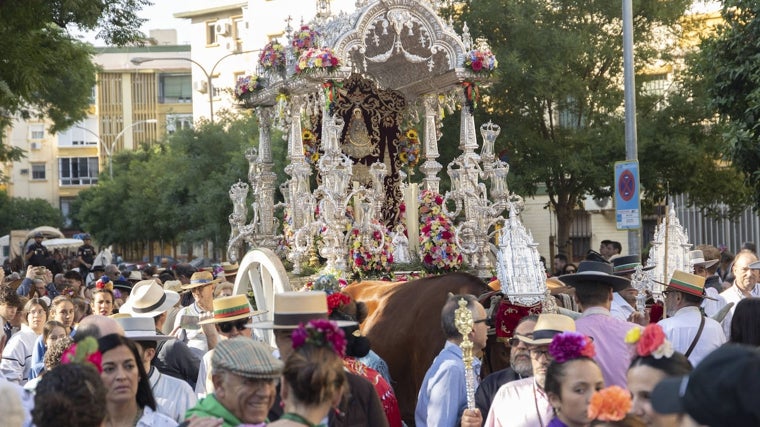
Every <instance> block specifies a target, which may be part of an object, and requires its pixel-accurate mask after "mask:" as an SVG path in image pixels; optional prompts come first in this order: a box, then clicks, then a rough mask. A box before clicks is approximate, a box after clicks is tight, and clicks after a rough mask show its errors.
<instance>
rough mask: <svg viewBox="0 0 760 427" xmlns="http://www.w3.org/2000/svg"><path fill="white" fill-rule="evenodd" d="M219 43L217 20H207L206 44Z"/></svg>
mask: <svg viewBox="0 0 760 427" xmlns="http://www.w3.org/2000/svg"><path fill="white" fill-rule="evenodd" d="M217 43H218V41H217V39H216V21H209V22H206V44H207V45H214V44H217Z"/></svg>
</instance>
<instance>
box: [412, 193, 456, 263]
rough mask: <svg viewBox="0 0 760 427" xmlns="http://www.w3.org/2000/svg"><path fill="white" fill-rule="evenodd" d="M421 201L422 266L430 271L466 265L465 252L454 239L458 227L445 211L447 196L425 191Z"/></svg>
mask: <svg viewBox="0 0 760 427" xmlns="http://www.w3.org/2000/svg"><path fill="white" fill-rule="evenodd" d="M419 200H420V207H419V212H420V251H419V256H420V260H422V266H423V267H424V268H425V269H426V270H427V271H428V272H430V273H447V272H451V271H456V270H458V269H459V268H460V267H461V266H462V253H461V252H460V250H459V247H458V246H457V245H456V242H455V241H454V226H453V224H452V223H451V220H449V219H448V218H447V217H446V215H444V214H443V210H442V208H441V206H442V205H443V197H442V196H441V195H440V194H438V193H435V192H432V191H429V190H425V191H423V192H422V193H420V199H419Z"/></svg>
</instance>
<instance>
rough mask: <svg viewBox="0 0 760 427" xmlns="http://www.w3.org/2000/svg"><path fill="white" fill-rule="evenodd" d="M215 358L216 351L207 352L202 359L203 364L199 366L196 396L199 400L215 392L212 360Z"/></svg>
mask: <svg viewBox="0 0 760 427" xmlns="http://www.w3.org/2000/svg"><path fill="white" fill-rule="evenodd" d="M212 357H214V349H213V348H212V349H211V350H209V351H207V352H206V354H204V355H203V357H201V364H200V365H198V380H197V381H195V394H196V395H197V396H198V399H202V398H204V397H206V395H208V394H211V393H213V392H214V383H213V382H212V381H211V369H209V368H210V367H211V358H212Z"/></svg>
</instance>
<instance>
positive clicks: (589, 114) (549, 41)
mask: <svg viewBox="0 0 760 427" xmlns="http://www.w3.org/2000/svg"><path fill="white" fill-rule="evenodd" d="M634 3H635V5H634V11H633V16H635V17H636V18H635V19H634V23H633V24H634V40H635V60H636V68H637V70H639V71H642V70H644V68H645V67H646V66H647V65H649V64H653V63H654V61H655V60H665V61H668V60H670V59H671V58H669V56H668V53H669V51H670V50H671V49H672V45H673V44H674V42H675V41H677V38H678V34H677V33H676V32H675V30H676V28H677V27H676V25H675V24H676V23H677V22H678V20H679V18H680V17H681V16H682V15H683V13H684V11H685V9H686V7H687V6H688V5H689V4H690V3H691V1H689V0H675V1H669V2H660V1H639V2H634ZM621 15H622V7H621V3H620V2H611V1H577V0H554V1H545V0H519V1H512V0H510V1H507V0H493V1H489V2H482V1H481V2H472V3H469V4H468V6H466V7H465V8H464V9H463V10H462V13H461V16H459V17H458V18H459V19H460V20H461V21H465V22H467V24H468V25H469V27H470V32H471V33H472V34H473V35H476V36H477V35H480V34H483V35H487V36H488V40H489V42H490V44H491V46H492V49H493V50H494V52H495V54H496V55H497V58H498V60H499V68H498V71H497V75H496V78H495V83H494V84H493V85H492V87H491V88H490V89H489V90H488V91H487V95H488V96H487V97H485V98H484V102H483V105H484V107H483V108H482V109H481V110H480V111H479V112H478V114H477V118H478V120H479V121H483V120H484V119H486V120H487V119H492V120H493V121H494V122H496V123H498V124H500V125H501V126H502V133H501V137H500V138H499V140H497V145H498V146H497V151H504V152H506V154H507V156H508V160H509V162H510V164H511V166H512V168H511V170H512V172H511V173H510V185H511V187H512V189H514V190H515V191H517V192H518V193H521V194H524V195H528V196H531V195H535V194H536V193H537V192H538V191H539V190H543V189H545V191H546V193H547V194H548V197H549V205H550V207H551V209H552V210H554V211H555V212H556V215H557V245H558V249H559V252H560V253H567V252H568V249H569V232H570V226H571V224H572V221H573V219H574V211H575V209H576V208H577V207H578V206H579V205H580V202H581V201H582V199H583V197H584V196H585V195H587V194H592V195H596V196H606V195H610V193H611V192H610V191H609V190H605V188H606V187H611V186H612V183H613V180H614V173H613V163H614V161H617V160H624V159H625V144H624V121H623V88H622V81H623V69H622V67H623V64H622V61H623V59H622V58H623V52H622V19H621ZM663 35H666V36H667V37H663ZM668 39H670V40H671V42H670V44H666V43H663V41H665V40H668ZM651 123H652V124H657V125H659V126H666V127H668V128H672V126H677V124H674V123H667V122H666V121H665V120H659V121H657V120H654V117H653V118H652V120H651ZM647 125H648V124H647ZM674 132H675V131H674ZM667 142H668V143H670V141H667ZM676 142H680V143H683V144H687V145H688V144H689V143H690V140H689V139H688V138H684V139H680V140H679V141H676ZM662 143H663V141H662V140H654V141H652V145H654V146H660V145H662ZM683 144H682V145H683ZM640 146H641V147H644V146H647V144H640ZM640 152H641V148H640ZM643 169H644V167H642V170H643ZM648 171H650V172H652V173H654V174H657V173H659V170H655V169H648ZM654 176H655V177H657V175H654ZM679 178H681V177H680V176H674V177H673V179H674V180H676V179H679ZM662 180H663V179H662V178H661V177H659V178H655V179H652V180H651V182H659V181H662ZM642 181H644V180H643V179H642ZM653 188H655V187H654V186H653ZM684 188H691V187H689V186H688V185H686V186H684ZM645 191H646V188H645Z"/></svg>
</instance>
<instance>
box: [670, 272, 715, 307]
mask: <svg viewBox="0 0 760 427" xmlns="http://www.w3.org/2000/svg"><path fill="white" fill-rule="evenodd" d="M705 280H707V279H706V278H705V277H702V276H699V275H696V274H691V273H687V272H685V271H680V270H676V271H674V272H673V276H672V277H671V278H670V282H668V289H671V290H674V291H678V292H683V293H685V294H690V295H694V296H698V297H700V298H707V299H711V300H715V299H714V298H710V297H708V296H707V295H705Z"/></svg>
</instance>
